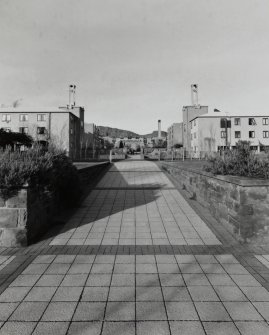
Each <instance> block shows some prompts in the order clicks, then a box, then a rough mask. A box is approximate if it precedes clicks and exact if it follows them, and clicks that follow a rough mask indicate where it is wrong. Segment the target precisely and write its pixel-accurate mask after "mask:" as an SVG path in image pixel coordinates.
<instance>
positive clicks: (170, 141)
mask: <svg viewBox="0 0 269 335" xmlns="http://www.w3.org/2000/svg"><path fill="white" fill-rule="evenodd" d="M176 144H178V145H181V146H183V123H182V122H181V123H173V124H172V125H171V126H170V127H169V128H168V129H167V149H171V148H173V147H174V146H175V145H176Z"/></svg>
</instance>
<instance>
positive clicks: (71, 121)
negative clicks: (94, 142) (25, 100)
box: [0, 107, 84, 159]
mask: <svg viewBox="0 0 269 335" xmlns="http://www.w3.org/2000/svg"><path fill="white" fill-rule="evenodd" d="M0 128H3V129H4V130H6V131H14V132H20V133H26V134H29V135H30V136H31V137H32V138H33V140H34V141H35V142H38V143H40V144H46V143H54V144H55V145H56V146H59V147H60V148H62V149H63V150H65V151H66V153H67V154H68V155H69V156H70V157H71V158H72V159H77V158H79V157H80V150H81V142H82V141H83V133H84V108H83V107H72V108H68V107H58V108H34V109H29V108H1V109H0Z"/></svg>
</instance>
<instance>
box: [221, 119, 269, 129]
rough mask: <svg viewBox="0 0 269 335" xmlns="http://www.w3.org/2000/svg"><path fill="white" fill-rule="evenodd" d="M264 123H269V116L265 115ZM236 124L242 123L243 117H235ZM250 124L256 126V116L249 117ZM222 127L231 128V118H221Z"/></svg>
mask: <svg viewBox="0 0 269 335" xmlns="http://www.w3.org/2000/svg"><path fill="white" fill-rule="evenodd" d="M262 124H263V125H264V126H267V125H268V124H269V118H268V117H263V118H262ZM234 125H235V126H240V125H241V118H240V117H236V118H234ZM248 125H249V126H256V125H257V122H256V120H255V118H254V117H249V118H248ZM220 127H221V128H231V120H229V119H227V118H225V119H220Z"/></svg>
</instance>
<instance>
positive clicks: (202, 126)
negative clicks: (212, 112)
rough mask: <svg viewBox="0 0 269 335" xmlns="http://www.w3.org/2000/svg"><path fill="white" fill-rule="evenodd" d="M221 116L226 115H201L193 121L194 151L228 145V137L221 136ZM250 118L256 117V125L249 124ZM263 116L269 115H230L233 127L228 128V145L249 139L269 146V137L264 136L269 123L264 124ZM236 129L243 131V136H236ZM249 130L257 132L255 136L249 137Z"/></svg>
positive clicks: (229, 118) (251, 141)
mask: <svg viewBox="0 0 269 335" xmlns="http://www.w3.org/2000/svg"><path fill="white" fill-rule="evenodd" d="M221 118H226V116H223V115H222V116H199V117H197V118H196V119H193V120H192V121H191V147H192V150H194V151H217V150H218V147H219V146H225V145H226V139H225V138H221V131H225V128H221V127H220V120H221ZM235 118H240V125H235V122H234V121H235ZM249 118H254V119H255V121H256V125H249ZM263 118H268V121H269V115H268V116H228V117H227V119H228V120H231V128H228V129H227V145H228V146H235V145H236V143H237V142H238V141H239V140H241V141H249V142H250V145H251V146H258V151H259V150H260V147H259V146H260V145H261V146H269V138H264V137H263V131H269V125H263V124H262V122H263ZM235 131H240V132H241V138H235ZM249 131H254V132H255V138H249Z"/></svg>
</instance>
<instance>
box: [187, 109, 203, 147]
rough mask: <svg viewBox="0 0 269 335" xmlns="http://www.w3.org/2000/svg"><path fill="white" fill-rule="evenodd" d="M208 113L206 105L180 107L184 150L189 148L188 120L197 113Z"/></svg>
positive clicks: (189, 128)
mask: <svg viewBox="0 0 269 335" xmlns="http://www.w3.org/2000/svg"><path fill="white" fill-rule="evenodd" d="M206 113H208V106H200V105H194V106H184V107H183V109H182V119H183V147H184V149H185V150H186V151H190V150H191V124H190V121H191V120H192V119H194V118H195V117H197V116H199V115H203V114H206Z"/></svg>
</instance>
